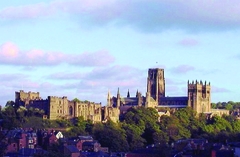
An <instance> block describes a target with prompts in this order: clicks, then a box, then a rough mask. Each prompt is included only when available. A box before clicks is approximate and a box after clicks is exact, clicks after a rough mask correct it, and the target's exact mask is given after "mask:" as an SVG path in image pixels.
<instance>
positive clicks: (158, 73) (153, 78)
mask: <svg viewBox="0 0 240 157" xmlns="http://www.w3.org/2000/svg"><path fill="white" fill-rule="evenodd" d="M147 92H148V93H149V95H150V96H151V97H152V98H153V99H155V100H156V101H157V102H158V103H159V102H160V98H161V97H165V78H164V69H159V68H155V69H149V70H148V78H147Z"/></svg>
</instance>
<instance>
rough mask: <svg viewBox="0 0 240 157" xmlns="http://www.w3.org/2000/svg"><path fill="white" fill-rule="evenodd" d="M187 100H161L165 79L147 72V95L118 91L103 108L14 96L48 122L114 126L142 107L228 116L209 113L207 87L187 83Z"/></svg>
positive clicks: (31, 94)
mask: <svg viewBox="0 0 240 157" xmlns="http://www.w3.org/2000/svg"><path fill="white" fill-rule="evenodd" d="M187 87H188V90H187V96H182V97H168V96H167V97H166V96H165V77H164V69H159V68H155V69H149V70H148V77H147V92H146V95H145V96H143V95H142V94H141V93H140V92H138V91H137V92H136V96H135V97H131V96H130V93H129V91H128V93H127V97H121V95H120V90H119V89H118V92H117V96H116V97H114V96H113V97H111V95H110V92H108V96H107V104H106V105H105V106H101V103H93V102H88V101H84V102H82V101H80V102H78V101H70V100H68V99H67V97H55V96H48V98H47V99H45V100H44V99H42V98H41V97H40V94H39V92H37V93H34V92H28V93H26V92H24V91H22V90H20V92H15V104H16V105H17V106H25V107H26V108H30V107H33V108H38V109H40V110H42V111H43V112H44V113H45V116H44V118H48V119H51V120H55V119H59V118H65V119H71V118H74V117H79V116H83V117H84V119H85V120H87V119H90V120H92V121H93V122H102V121H106V120H108V119H111V120H112V121H114V122H117V121H119V117H120V116H121V115H122V114H124V113H125V112H127V110H128V109H129V108H131V107H137V106H144V107H152V108H156V109H159V108H163V107H164V108H165V107H167V108H174V109H176V108H184V107H187V106H189V107H191V108H192V109H193V110H195V111H196V112H197V113H207V114H210V113H217V114H218V115H221V114H228V111H226V110H224V111H223V110H221V111H219V110H212V109H211V86H210V83H206V82H204V83H203V82H202V81H200V82H198V81H192V82H191V83H190V82H189V81H188V83H187Z"/></svg>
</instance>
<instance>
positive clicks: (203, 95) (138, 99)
mask: <svg viewBox="0 0 240 157" xmlns="http://www.w3.org/2000/svg"><path fill="white" fill-rule="evenodd" d="M187 85H188V90H187V96H183V97H168V96H167V97H166V96H165V77H164V69H159V68H154V69H149V70H148V77H147V92H146V95H145V96H143V95H142V94H141V93H140V92H138V91H137V92H136V96H135V97H130V94H129V91H128V94H127V97H121V96H120V92H119V89H118V93H117V96H116V97H112V98H110V97H109V96H108V101H107V102H108V103H107V106H109V107H115V108H119V109H120V114H124V113H125V112H126V111H127V109H128V108H130V107H134V106H145V107H152V108H156V109H159V108H163V107H164V108H166V107H167V108H174V109H176V108H185V107H187V106H189V107H191V108H193V110H195V111H196V112H197V113H211V86H210V83H206V82H204V83H203V82H202V81H200V82H198V81H196V82H191V83H190V82H188V84H187Z"/></svg>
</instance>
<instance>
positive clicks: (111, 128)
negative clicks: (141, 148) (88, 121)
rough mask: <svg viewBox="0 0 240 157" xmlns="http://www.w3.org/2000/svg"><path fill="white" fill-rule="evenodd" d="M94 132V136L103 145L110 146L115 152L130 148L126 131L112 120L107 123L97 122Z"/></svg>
mask: <svg viewBox="0 0 240 157" xmlns="http://www.w3.org/2000/svg"><path fill="white" fill-rule="evenodd" d="M93 134H94V138H95V139H96V140H98V141H99V142H100V143H101V145H102V146H103V147H108V148H109V149H110V150H111V151H113V152H119V151H120V152H126V151H128V150H129V145H128V142H127V140H126V134H125V131H124V130H123V129H122V128H121V127H120V126H119V125H118V124H115V123H113V122H112V121H108V122H107V123H106V124H99V123H98V124H96V125H95V126H94V128H93Z"/></svg>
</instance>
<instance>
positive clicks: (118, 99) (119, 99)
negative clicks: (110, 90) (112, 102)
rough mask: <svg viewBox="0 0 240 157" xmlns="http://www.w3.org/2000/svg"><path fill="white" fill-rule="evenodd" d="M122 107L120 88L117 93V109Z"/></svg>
mask: <svg viewBox="0 0 240 157" xmlns="http://www.w3.org/2000/svg"><path fill="white" fill-rule="evenodd" d="M120 105H121V97H120V91H119V88H118V92H117V107H120Z"/></svg>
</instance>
